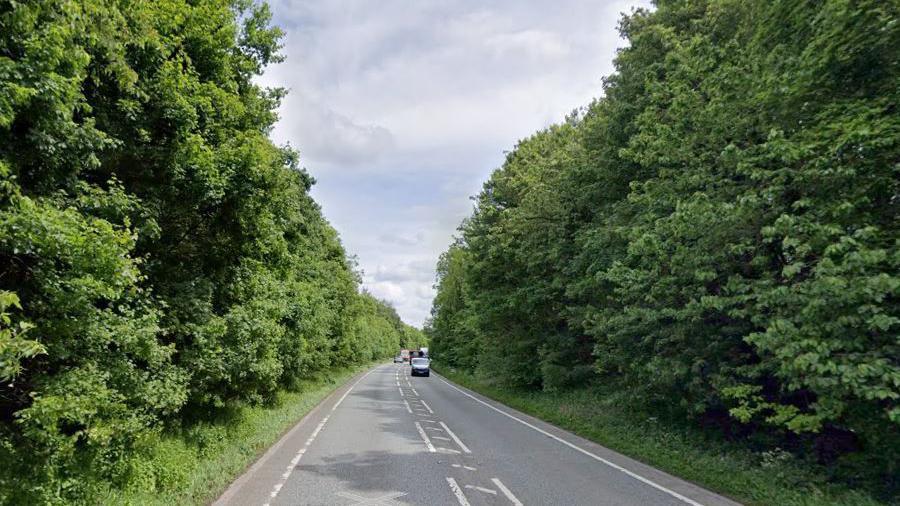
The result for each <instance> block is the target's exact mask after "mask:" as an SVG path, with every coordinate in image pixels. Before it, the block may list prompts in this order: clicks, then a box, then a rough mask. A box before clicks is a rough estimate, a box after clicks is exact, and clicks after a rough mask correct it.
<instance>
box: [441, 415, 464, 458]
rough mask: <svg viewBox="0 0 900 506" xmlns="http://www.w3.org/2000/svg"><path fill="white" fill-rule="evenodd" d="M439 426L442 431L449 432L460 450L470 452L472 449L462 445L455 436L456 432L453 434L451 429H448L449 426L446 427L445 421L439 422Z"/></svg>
mask: <svg viewBox="0 0 900 506" xmlns="http://www.w3.org/2000/svg"><path fill="white" fill-rule="evenodd" d="M441 427H443V428H444V431H445V432H446V433H447V434H450V437H452V438H453V441H454V442H455V443H456V444H457V445H459V447H460V448H462V451H464V452H466V453H472V451H471V450H469V447H468V446H466V445H464V444H463V442H462V441H460V439H459V438H458V437H456V434H454V433H453V431H452V430H450V427H447V424H446V423H444V422H441Z"/></svg>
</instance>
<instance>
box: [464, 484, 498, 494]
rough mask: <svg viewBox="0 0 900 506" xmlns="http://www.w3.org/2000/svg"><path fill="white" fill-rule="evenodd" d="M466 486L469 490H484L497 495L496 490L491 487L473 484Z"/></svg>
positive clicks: (486, 492)
mask: <svg viewBox="0 0 900 506" xmlns="http://www.w3.org/2000/svg"><path fill="white" fill-rule="evenodd" d="M466 488H468V489H470V490H477V491H479V492H484V493H485V494H493V495H497V491H496V490H494V489H492V488H484V487H476V486H475V485H466Z"/></svg>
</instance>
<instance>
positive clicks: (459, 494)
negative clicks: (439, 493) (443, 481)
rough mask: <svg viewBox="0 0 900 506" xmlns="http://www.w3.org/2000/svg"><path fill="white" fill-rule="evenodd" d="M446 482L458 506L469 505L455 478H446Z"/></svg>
mask: <svg viewBox="0 0 900 506" xmlns="http://www.w3.org/2000/svg"><path fill="white" fill-rule="evenodd" d="M447 484H448V485H450V490H452V491H453V495H455V496H456V500H457V501H459V506H470V505H469V501H467V500H466V496H465V495H464V494H463V491H462V489H461V488H459V485H457V483H456V480H454V479H453V478H450V477H448V478H447Z"/></svg>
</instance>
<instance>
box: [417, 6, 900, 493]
mask: <svg viewBox="0 0 900 506" xmlns="http://www.w3.org/2000/svg"><path fill="white" fill-rule="evenodd" d="M657 4H658V5H657V6H656V8H655V10H653V11H652V12H651V11H647V10H637V11H635V12H634V13H632V14H631V15H628V16H626V17H624V18H623V19H622V21H621V24H620V31H621V33H622V35H623V36H624V37H625V38H627V41H628V47H627V48H625V49H622V50H620V51H619V53H618V55H617V58H616V60H615V65H616V70H617V71H616V73H615V74H613V75H612V76H609V77H608V78H607V79H606V80H605V82H604V86H603V97H602V98H600V99H597V100H595V101H594V102H593V103H591V104H590V105H589V106H587V107H585V108H584V109H582V110H579V111H576V112H574V113H572V114H571V115H570V116H569V117H568V118H567V119H566V121H565V122H563V123H562V124H558V125H554V126H551V127H549V128H547V129H545V130H543V131H540V132H538V133H536V134H535V135H533V136H531V137H529V138H528V139H525V140H523V141H521V142H519V144H518V145H517V146H516V147H515V149H514V150H513V151H512V152H510V153H509V154H508V155H507V157H506V161H505V162H504V164H503V166H502V167H501V168H499V169H497V170H496V171H495V172H494V173H493V174H492V175H491V177H490V179H489V180H488V181H487V182H486V183H485V184H484V188H483V190H482V191H481V193H480V194H479V195H478V196H477V197H476V199H475V202H476V205H475V210H474V213H473V215H472V216H471V217H470V218H468V219H466V220H465V221H464V222H463V224H462V225H461V226H460V237H459V238H458V240H457V241H456V243H455V244H453V245H452V246H451V247H450V249H449V250H448V251H447V252H445V253H444V254H443V256H442V257H441V259H440V262H439V263H438V293H437V296H436V298H435V300H434V306H433V309H432V320H431V322H430V324H429V325H430V328H428V329H427V331H428V332H430V336H431V350H432V352H433V356H434V357H435V359H436V360H437V361H438V362H439V363H443V364H446V365H450V366H454V367H459V368H464V369H468V370H474V371H484V372H485V373H490V375H491V376H492V377H496V378H497V379H498V380H501V381H503V380H506V381H507V382H509V383H510V384H513V385H517V386H524V387H529V388H538V389H545V390H553V389H561V388H567V387H578V386H585V385H607V386H608V385H615V386H616V387H617V388H620V389H622V390H624V391H627V392H629V393H630V394H631V398H632V399H634V400H635V402H639V403H642V404H644V405H645V406H648V407H649V409H651V410H655V411H657V412H659V413H666V414H668V415H670V416H674V417H676V418H680V419H684V420H696V421H698V422H703V423H706V424H711V425H710V426H714V427H720V428H721V429H722V430H723V431H724V432H726V433H727V434H728V435H729V437H733V438H744V437H746V438H748V439H747V441H748V442H752V443H753V444H757V447H759V448H766V447H768V448H772V447H774V446H776V445H777V446H781V447H782V448H787V449H789V450H793V451H795V452H796V453H797V454H800V455H805V456H807V457H808V458H810V459H817V460H818V461H819V462H825V463H830V464H832V465H833V466H837V467H832V469H839V472H840V473H841V474H842V477H843V478H846V479H848V480H851V481H852V480H856V479H862V478H861V477H863V476H869V477H870V478H871V479H872V480H874V481H881V480H882V479H884V478H885V477H887V478H888V479H885V480H884V484H887V485H888V486H891V485H890V483H893V486H894V487H897V486H900V483H898V480H896V477H897V476H898V474H900V467H898V466H900V337H898V336H900V298H898V294H900V219H898V218H900V217H898V211H900V4H898V2H896V1H889V2H883V1H853V2H848V1H840V0H829V1H822V2H805V1H799V0H788V1H778V2H768V1H744V0H708V1H702V0H696V1H662V0H661V1H659V2H657ZM841 466H845V467H841ZM872 473H875V474H874V475H873V474H872ZM873 476H874V477H873Z"/></svg>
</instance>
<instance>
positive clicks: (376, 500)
mask: <svg viewBox="0 0 900 506" xmlns="http://www.w3.org/2000/svg"><path fill="white" fill-rule="evenodd" d="M334 495H337V496H340V497H344V498H346V499H350V500H353V501H356V502H355V503H353V505H352V506H361V505H363V504H365V505H371V506H388V505H390V504H394V501H393V500H394V499H396V498H398V497H403V496H405V495H406V492H391V493H390V494H385V495H383V496H381V497H363V496H361V495H356V494H351V493H350V492H343V491H342V492H337V493H335V494H334ZM382 501H389V502H382Z"/></svg>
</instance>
